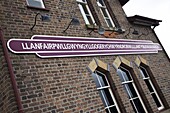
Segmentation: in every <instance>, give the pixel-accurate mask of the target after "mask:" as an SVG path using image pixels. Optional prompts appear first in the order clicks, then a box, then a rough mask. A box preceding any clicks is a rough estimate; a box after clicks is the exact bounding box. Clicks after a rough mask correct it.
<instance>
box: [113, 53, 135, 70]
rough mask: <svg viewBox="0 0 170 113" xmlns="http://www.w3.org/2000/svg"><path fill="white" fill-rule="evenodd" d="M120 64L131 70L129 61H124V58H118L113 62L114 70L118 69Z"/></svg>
mask: <svg viewBox="0 0 170 113" xmlns="http://www.w3.org/2000/svg"><path fill="white" fill-rule="evenodd" d="M122 64H124V65H126V66H127V67H129V68H132V66H131V63H130V61H128V60H126V59H125V58H123V57H121V56H118V57H117V58H116V59H115V60H114V62H113V66H114V67H115V68H116V69H118V68H119V67H120V65H122Z"/></svg>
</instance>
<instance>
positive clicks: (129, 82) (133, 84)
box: [118, 66, 148, 113]
mask: <svg viewBox="0 0 170 113" xmlns="http://www.w3.org/2000/svg"><path fill="white" fill-rule="evenodd" d="M120 68H123V69H124V70H126V71H127V72H128V73H129V75H130V77H131V80H130V81H125V82H122V85H124V86H125V90H126V92H127V94H128V96H129V97H130V98H129V100H131V101H132V103H133V108H135V110H136V111H137V113H138V109H137V108H136V106H135V103H134V101H133V100H134V99H137V98H138V99H139V100H140V102H141V104H142V107H143V109H144V111H145V112H146V113H148V111H147V110H146V107H145V105H144V103H143V100H142V98H141V96H140V94H139V92H138V90H137V88H136V85H135V83H134V82H133V78H132V75H131V73H130V72H129V70H127V69H126V68H124V67H122V66H120V67H119V68H118V70H120V71H121V74H122V75H123V72H124V71H123V72H122V70H121V69H120ZM122 77H123V79H124V80H126V79H125V77H124V76H122ZM125 84H132V86H133V87H134V90H135V92H136V94H137V97H131V93H130V92H129V89H128V88H127V86H126V85H125Z"/></svg>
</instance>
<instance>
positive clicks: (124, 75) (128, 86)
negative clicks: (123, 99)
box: [117, 66, 147, 113]
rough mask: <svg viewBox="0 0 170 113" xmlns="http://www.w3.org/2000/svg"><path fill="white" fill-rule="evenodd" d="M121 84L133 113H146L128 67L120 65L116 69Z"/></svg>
mask: <svg viewBox="0 0 170 113" xmlns="http://www.w3.org/2000/svg"><path fill="white" fill-rule="evenodd" d="M117 73H118V75H119V77H120V80H121V82H122V85H123V87H124V89H125V91H126V93H127V95H128V97H129V100H130V103H131V105H132V107H133V109H134V111H135V113H147V111H146V108H145V106H144V104H143V101H142V99H141V97H140V95H139V92H138V90H137V88H136V85H135V83H134V81H133V78H132V75H131V73H130V72H129V70H128V69H126V68H124V67H122V66H120V67H119V68H118V69H117Z"/></svg>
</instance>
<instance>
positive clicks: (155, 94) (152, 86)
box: [135, 56, 168, 110]
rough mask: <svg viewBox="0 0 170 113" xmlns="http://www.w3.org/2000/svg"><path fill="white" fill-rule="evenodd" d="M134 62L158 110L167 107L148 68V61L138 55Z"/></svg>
mask: <svg viewBox="0 0 170 113" xmlns="http://www.w3.org/2000/svg"><path fill="white" fill-rule="evenodd" d="M135 63H136V65H137V66H138V68H139V71H140V73H141V75H142V78H143V80H144V82H145V84H146V86H147V87H148V90H149V92H150V95H151V96H152V98H153V100H154V101H155V104H156V106H157V108H158V110H162V109H164V108H168V104H167V102H166V100H165V99H164V97H163V95H162V93H161V90H160V88H159V86H158V84H157V82H156V80H155V79H154V76H153V74H152V72H151V70H150V68H149V64H148V62H147V61H146V60H145V59H144V58H142V57H140V56H138V57H137V58H136V60H135Z"/></svg>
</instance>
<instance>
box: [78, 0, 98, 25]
mask: <svg viewBox="0 0 170 113" xmlns="http://www.w3.org/2000/svg"><path fill="white" fill-rule="evenodd" d="M77 3H78V6H79V8H80V11H81V14H82V16H83V18H84V21H85V23H86V24H88V25H93V24H95V21H94V18H93V15H92V13H91V11H90V9H89V6H88V4H87V1H86V0H77Z"/></svg>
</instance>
